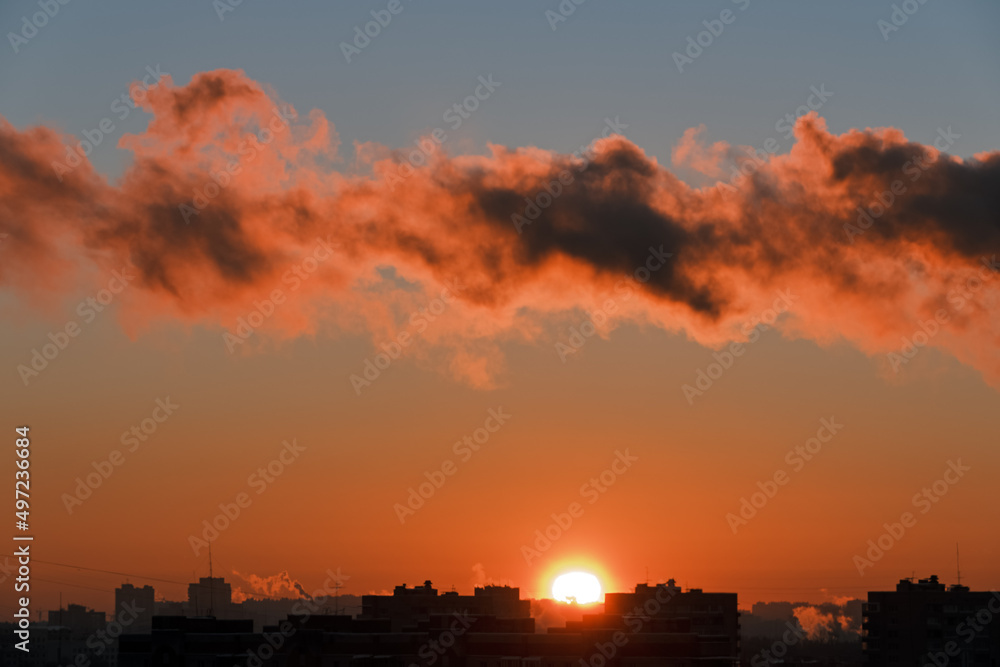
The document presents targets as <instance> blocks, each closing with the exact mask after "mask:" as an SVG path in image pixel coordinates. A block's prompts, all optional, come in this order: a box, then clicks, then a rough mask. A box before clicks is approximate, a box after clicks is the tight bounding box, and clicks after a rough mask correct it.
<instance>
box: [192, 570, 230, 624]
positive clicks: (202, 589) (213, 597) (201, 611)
mask: <svg viewBox="0 0 1000 667" xmlns="http://www.w3.org/2000/svg"><path fill="white" fill-rule="evenodd" d="M232 612H233V587H232V586H231V585H230V584H228V583H227V582H226V580H225V579H223V578H222V577H201V578H200V579H199V580H198V583H196V584H188V610H187V613H188V615H189V616H215V617H216V618H230V617H231V616H232Z"/></svg>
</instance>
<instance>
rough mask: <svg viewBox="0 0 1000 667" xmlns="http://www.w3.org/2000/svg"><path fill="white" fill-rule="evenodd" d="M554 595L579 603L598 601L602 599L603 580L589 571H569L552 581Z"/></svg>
mask: <svg viewBox="0 0 1000 667" xmlns="http://www.w3.org/2000/svg"><path fill="white" fill-rule="evenodd" d="M552 597H553V598H555V599H556V600H559V601H560V602H576V603H577V604H590V603H591V602H597V601H599V600H600V599H601V582H600V581H598V580H597V577H595V576H594V575H592V574H590V573H589V572H567V573H566V574H562V575H559V576H558V577H556V580H555V581H554V582H553V583H552Z"/></svg>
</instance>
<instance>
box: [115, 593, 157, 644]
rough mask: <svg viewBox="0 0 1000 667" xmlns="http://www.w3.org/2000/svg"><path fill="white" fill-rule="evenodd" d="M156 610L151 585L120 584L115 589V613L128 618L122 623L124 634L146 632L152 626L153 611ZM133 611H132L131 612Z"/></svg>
mask: <svg viewBox="0 0 1000 667" xmlns="http://www.w3.org/2000/svg"><path fill="white" fill-rule="evenodd" d="M155 610H156V594H155V591H154V590H153V587H152V586H143V587H142V588H139V587H138V586H133V585H132V584H122V585H121V586H120V587H118V588H116V589H115V611H114V614H115V615H121V616H123V617H124V618H129V619H130V622H129V623H128V624H123V625H124V630H123V633H124V634H148V633H149V631H150V630H151V629H152V627H153V613H154V612H155ZM133 612H134V613H133Z"/></svg>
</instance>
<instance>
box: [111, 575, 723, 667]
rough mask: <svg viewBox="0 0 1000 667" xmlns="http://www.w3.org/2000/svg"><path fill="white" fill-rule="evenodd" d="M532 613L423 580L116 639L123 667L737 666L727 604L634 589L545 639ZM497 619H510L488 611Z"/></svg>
mask: <svg viewBox="0 0 1000 667" xmlns="http://www.w3.org/2000/svg"><path fill="white" fill-rule="evenodd" d="M609 597H611V596H610V595H609ZM528 603H529V601H528V600H520V595H519V591H518V589H516V588H509V587H501V586H487V587H484V588H477V589H475V591H474V594H473V595H471V596H468V595H467V596H462V595H458V594H457V593H445V594H443V595H438V592H437V591H436V590H435V589H434V588H433V587H432V586H431V585H430V582H427V583H425V584H424V585H423V586H418V587H416V588H407V587H406V586H400V587H397V589H396V590H395V591H394V594H393V595H391V596H388V595H385V596H381V595H372V596H365V597H364V601H363V608H364V611H365V613H364V614H363V615H362V616H361V617H358V618H352V617H350V616H343V615H323V614H312V615H298V616H296V615H291V616H288V618H286V619H285V620H283V621H281V622H280V623H277V624H274V625H267V626H265V627H264V631H263V632H262V633H254V632H253V631H252V629H253V624H252V622H251V621H249V620H245V621H226V620H223V619H217V618H206V617H203V618H177V617H158V616H157V617H154V618H153V627H152V631H151V632H150V633H149V634H148V635H128V636H123V637H122V638H121V639H120V649H119V653H118V667H151V666H152V665H157V666H162V667H182V666H183V667H187V666H191V667H195V666H198V667H201V666H203V665H230V664H241V665H267V666H268V667H299V666H305V665H317V666H318V665H323V666H325V667H326V666H329V667H347V666H348V665H363V666H370V667H374V666H379V667H382V666H385V667H396V666H398V667H407V666H409V665H414V664H416V665H432V664H435V665H442V666H447V667H528V666H532V667H534V666H537V667H577V666H578V665H580V664H583V665H602V666H606V667H646V666H653V665H656V666H664V667H695V666H699V667H702V666H704V667H734V665H736V664H737V662H738V658H739V654H738V649H734V647H738V644H739V623H738V620H737V619H738V612H737V611H736V596H735V595H733V594H726V593H722V594H711V593H703V592H701V591H698V590H692V591H686V592H681V591H680V589H679V588H677V587H675V586H672V585H670V586H667V585H660V586H653V587H649V586H645V585H641V586H638V587H637V588H636V592H635V593H625V594H619V595H618V596H615V597H613V598H612V601H611V606H612V607H614V608H616V609H618V610H619V611H620V613H607V614H588V615H584V616H583V618H582V620H580V621H570V622H569V623H567V625H566V627H562V628H549V629H548V632H546V633H536V632H535V626H534V619H533V618H531V617H530V616H529V615H528V613H529V605H528ZM498 610H499V611H502V612H504V614H505V615H504V616H500V615H497V614H493V613H484V612H486V611H498Z"/></svg>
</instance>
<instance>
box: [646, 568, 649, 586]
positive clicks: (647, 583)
mask: <svg viewBox="0 0 1000 667" xmlns="http://www.w3.org/2000/svg"><path fill="white" fill-rule="evenodd" d="M646 585H647V586H649V566H648V565H647V566H646Z"/></svg>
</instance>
